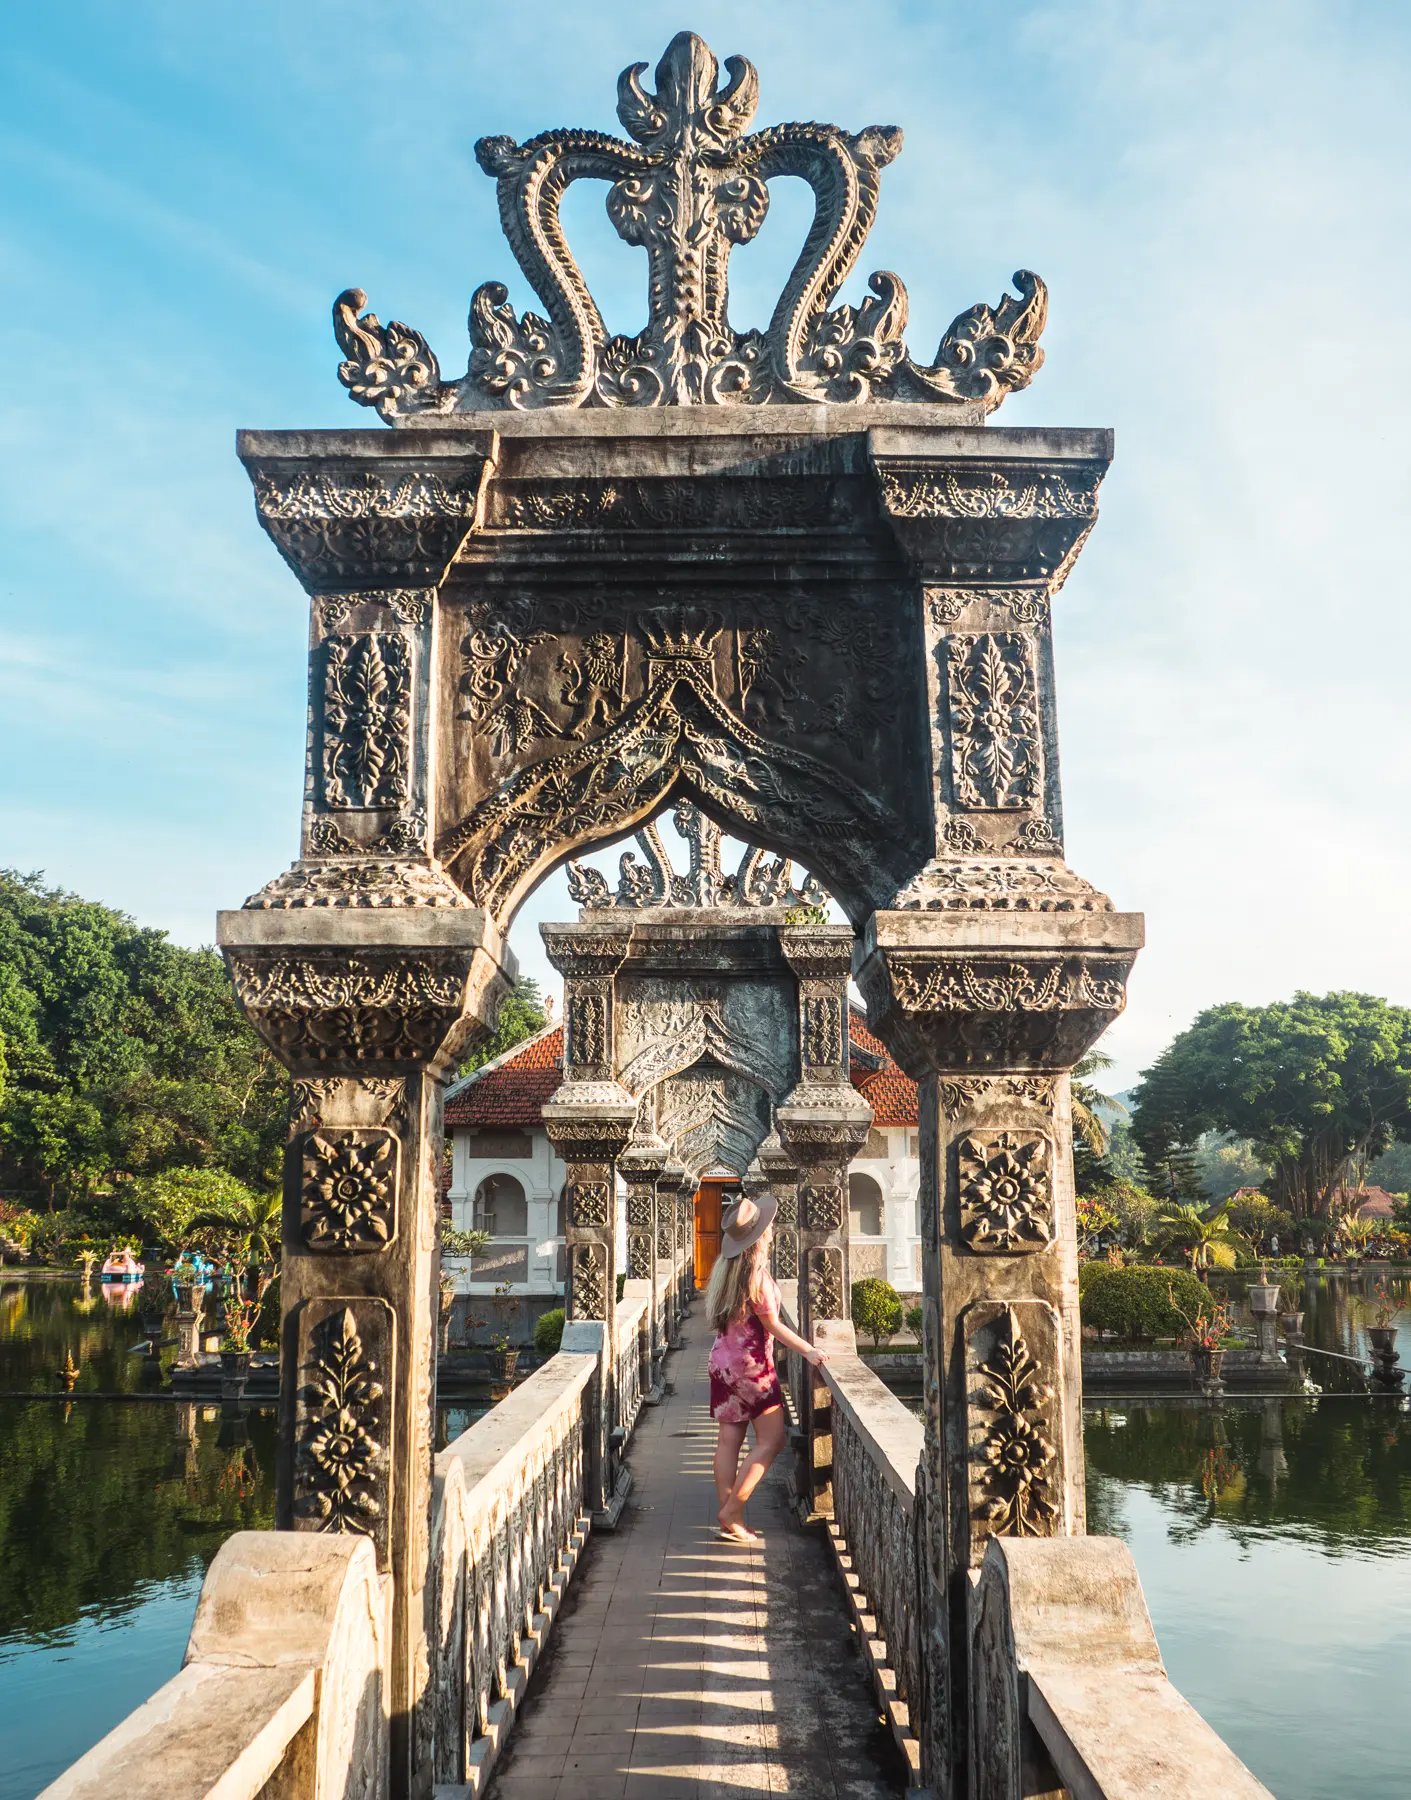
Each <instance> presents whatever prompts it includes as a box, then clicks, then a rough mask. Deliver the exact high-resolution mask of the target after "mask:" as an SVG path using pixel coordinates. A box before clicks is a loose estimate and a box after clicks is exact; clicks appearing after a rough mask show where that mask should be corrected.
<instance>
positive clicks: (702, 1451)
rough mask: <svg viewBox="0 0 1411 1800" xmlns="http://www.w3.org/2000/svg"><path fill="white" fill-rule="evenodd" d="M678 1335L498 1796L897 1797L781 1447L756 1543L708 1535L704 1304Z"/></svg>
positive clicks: (493, 1792)
mask: <svg viewBox="0 0 1411 1800" xmlns="http://www.w3.org/2000/svg"><path fill="white" fill-rule="evenodd" d="M687 1330H688V1336H687V1342H686V1345H685V1348H684V1349H683V1350H681V1351H680V1352H679V1353H678V1354H677V1355H675V1356H673V1357H672V1358H671V1360H670V1363H669V1364H668V1368H667V1378H668V1380H670V1381H674V1382H675V1384H676V1392H675V1393H674V1394H673V1395H672V1396H670V1397H669V1398H668V1399H667V1400H666V1401H665V1402H664V1404H662V1405H661V1406H658V1407H651V1408H647V1409H646V1410H645V1411H644V1412H643V1414H642V1417H641V1420H640V1422H639V1424H638V1427H637V1432H636V1435H635V1437H634V1438H633V1440H632V1444H631V1448H630V1453H629V1458H628V1460H629V1463H630V1466H631V1469H632V1473H633V1478H634V1486H633V1491H632V1495H631V1498H630V1499H629V1500H628V1502H627V1510H626V1512H625V1513H624V1515H623V1519H622V1525H621V1528H620V1529H619V1530H618V1531H617V1532H616V1533H615V1534H613V1535H607V1534H603V1535H595V1536H594V1537H593V1538H592V1539H590V1541H589V1544H588V1550H587V1555H586V1556H585V1559H584V1563H583V1567H582V1569H581V1570H580V1572H579V1574H578V1576H577V1578H576V1579H575V1581H574V1584H573V1587H572V1589H571V1590H570V1597H569V1600H568V1602H567V1605H566V1607H565V1609H564V1611H563V1612H562V1613H561V1614H560V1616H559V1621H558V1623H557V1625H556V1626H555V1628H554V1633H553V1637H552V1639H551V1640H550V1643H549V1646H548V1649H547V1652H546V1655H545V1658H544V1660H543V1661H542V1662H541V1664H540V1666H539V1668H538V1670H536V1672H535V1677H534V1682H533V1685H532V1687H531V1691H530V1693H529V1695H528V1697H527V1699H526V1702H525V1707H524V1711H523V1713H522V1714H521V1716H520V1719H519V1722H518V1723H517V1725H516V1726H515V1729H514V1732H513V1734H512V1736H511V1738H510V1741H509V1744H508V1746H507V1747H506V1752H505V1756H504V1759H503V1760H502V1762H501V1763H500V1765H499V1768H498V1770H497V1771H496V1774H495V1777H494V1780H493V1782H492V1785H491V1788H490V1800H622V1797H623V1796H633V1797H634V1800H714V1796H717V1795H720V1796H740V1795H752V1794H790V1795H804V1796H808V1797H809V1800H844V1797H846V1800H884V1797H885V1800H894V1797H895V1796H897V1795H900V1794H901V1793H902V1792H903V1791H904V1790H903V1770H902V1765H901V1763H900V1759H899V1758H898V1756H897V1754H896V1751H895V1749H894V1747H893V1745H892V1743H891V1740H890V1738H889V1737H888V1735H887V1733H886V1731H885V1729H884V1728H883V1727H882V1726H881V1725H880V1724H879V1722H878V1716H877V1708H876V1705H875V1703H874V1701H873V1697H872V1693H871V1690H870V1688H869V1686H868V1684H867V1681H866V1678H865V1676H864V1674H863V1671H862V1667H861V1663H860V1660H859V1656H858V1651H857V1648H856V1646H855V1643H854V1640H853V1637H852V1633H851V1629H850V1627H849V1624H848V1620H847V1614H846V1610H845V1605H844V1601H843V1598H842V1595H841V1593H840V1591H839V1588H838V1577H837V1575H836V1573H835V1571H834V1569H833V1565H832V1562H831V1560H830V1557H829V1552H828V1549H827V1547H826V1545H825V1544H824V1542H823V1541H822V1539H821V1537H820V1536H819V1535H818V1533H817V1532H816V1531H809V1530H806V1529H805V1528H803V1527H802V1526H800V1525H799V1524H798V1523H797V1522H796V1521H795V1519H794V1517H793V1515H792V1513H791V1512H790V1511H789V1509H788V1506H787V1497H786V1493H785V1487H784V1476H783V1459H782V1458H781V1459H780V1462H779V1463H777V1464H776V1465H775V1467H774V1468H773V1469H772V1470H771V1471H770V1473H769V1475H768V1477H767V1478H766V1480H765V1482H764V1483H763V1485H762V1486H761V1488H760V1489H759V1492H758V1493H757V1495H756V1496H755V1499H754V1501H753V1502H752V1503H751V1506H750V1514H749V1523H750V1525H751V1526H753V1527H754V1529H756V1530H758V1531H761V1532H763V1534H764V1541H763V1544H762V1546H756V1547H749V1548H746V1547H744V1546H740V1547H736V1546H733V1545H730V1544H725V1543H722V1542H721V1541H720V1540H719V1539H718V1538H716V1537H715V1536H714V1526H715V1508H716V1499H715V1484H714V1481H713V1479H712V1476H711V1458H712V1456H713V1454H714V1450H715V1425H714V1423H713V1421H712V1420H711V1417H710V1411H709V1398H710V1383H709V1380H708V1379H707V1376H706V1355H707V1351H708V1349H709V1341H710V1340H709V1333H708V1329H707V1327H706V1326H705V1324H704V1322H703V1321H702V1320H701V1319H700V1318H699V1316H697V1317H696V1318H695V1319H693V1320H691V1321H690V1322H689V1324H688V1327H687ZM786 1454H787V1453H786Z"/></svg>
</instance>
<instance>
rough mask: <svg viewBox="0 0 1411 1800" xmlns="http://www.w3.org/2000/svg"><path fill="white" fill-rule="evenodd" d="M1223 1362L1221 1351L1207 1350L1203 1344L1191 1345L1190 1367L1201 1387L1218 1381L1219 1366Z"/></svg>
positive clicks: (1223, 1355)
mask: <svg viewBox="0 0 1411 1800" xmlns="http://www.w3.org/2000/svg"><path fill="white" fill-rule="evenodd" d="M1224 1360H1225V1352H1224V1351H1223V1350H1211V1349H1207V1348H1206V1346H1205V1345H1204V1344H1192V1345H1191V1367H1192V1368H1193V1369H1194V1370H1195V1376H1196V1380H1197V1381H1199V1382H1200V1383H1201V1384H1202V1385H1204V1384H1205V1383H1206V1382H1211V1381H1219V1379H1220V1365H1221V1364H1222V1363H1223V1362H1224Z"/></svg>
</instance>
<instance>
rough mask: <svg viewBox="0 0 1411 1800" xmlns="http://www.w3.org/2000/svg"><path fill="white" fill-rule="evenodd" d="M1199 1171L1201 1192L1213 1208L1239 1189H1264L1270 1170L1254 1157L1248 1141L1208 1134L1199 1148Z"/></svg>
mask: <svg viewBox="0 0 1411 1800" xmlns="http://www.w3.org/2000/svg"><path fill="white" fill-rule="evenodd" d="M1195 1170H1196V1175H1197V1177H1198V1178H1199V1181H1200V1185H1201V1190H1202V1192H1203V1193H1204V1195H1205V1198H1206V1199H1207V1200H1208V1201H1210V1203H1211V1204H1212V1205H1217V1204H1218V1203H1219V1202H1220V1201H1221V1200H1228V1199H1229V1197H1230V1195H1231V1194H1233V1193H1234V1192H1235V1191H1236V1189H1238V1188H1244V1187H1262V1186H1263V1185H1264V1183H1265V1182H1266V1181H1267V1180H1268V1179H1269V1174H1270V1171H1269V1166H1268V1164H1267V1163H1265V1162H1263V1161H1262V1160H1261V1159H1260V1158H1259V1157H1258V1156H1256V1155H1255V1153H1254V1146H1253V1145H1252V1144H1251V1143H1250V1141H1249V1139H1248V1138H1236V1137H1231V1136H1230V1135H1229V1134H1228V1133H1227V1132H1218V1131H1217V1132H1207V1133H1206V1134H1205V1136H1204V1137H1202V1138H1201V1140H1200V1142H1199V1143H1198V1144H1197V1145H1196V1147H1195Z"/></svg>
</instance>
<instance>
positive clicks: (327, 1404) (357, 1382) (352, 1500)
mask: <svg viewBox="0 0 1411 1800" xmlns="http://www.w3.org/2000/svg"><path fill="white" fill-rule="evenodd" d="M310 1305H311V1306H312V1307H315V1308H316V1309H317V1310H318V1311H320V1312H322V1315H323V1316H321V1317H311V1316H309V1315H308V1314H306V1316H305V1317H303V1318H302V1319H301V1322H300V1347H301V1356H300V1364H301V1370H302V1374H303V1383H302V1385H301V1387H300V1391H299V1400H298V1411H299V1423H298V1427H297V1435H296V1450H295V1492H294V1512H295V1518H296V1521H297V1522H298V1524H299V1525H300V1526H301V1527H302V1528H304V1529H306V1530H314V1531H337V1532H345V1531H356V1532H361V1533H363V1534H364V1535H366V1536H369V1537H372V1538H373V1539H374V1540H375V1541H376V1543H377V1546H378V1561H379V1564H381V1565H382V1566H383V1567H385V1566H386V1555H387V1528H388V1518H389V1513H390V1492H389V1488H390V1477H389V1469H390V1460H391V1421H390V1417H389V1413H388V1398H387V1390H386V1386H385V1383H386V1380H387V1378H388V1377H389V1376H390V1374H391V1369H390V1366H389V1362H390V1353H391V1330H392V1318H391V1309H390V1308H389V1307H388V1306H387V1304H386V1302H385V1301H379V1300H327V1301H321V1302H313V1303H310ZM324 1309H327V1310H326V1311H325V1310H324Z"/></svg>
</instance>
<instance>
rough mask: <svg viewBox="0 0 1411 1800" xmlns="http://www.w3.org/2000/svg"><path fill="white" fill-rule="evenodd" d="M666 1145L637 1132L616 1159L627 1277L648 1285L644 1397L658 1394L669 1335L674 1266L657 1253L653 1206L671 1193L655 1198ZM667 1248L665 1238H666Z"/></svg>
mask: <svg viewBox="0 0 1411 1800" xmlns="http://www.w3.org/2000/svg"><path fill="white" fill-rule="evenodd" d="M666 1155H667V1150H666V1145H665V1144H664V1143H662V1141H661V1139H660V1138H658V1137H655V1136H653V1137H637V1138H634V1139H633V1140H632V1142H631V1143H630V1144H629V1145H628V1146H627V1148H626V1150H624V1151H623V1153H622V1155H621V1156H620V1157H619V1159H618V1169H619V1170H620V1172H621V1175H622V1179H623V1181H624V1183H625V1184H626V1187H627V1276H628V1279H629V1280H631V1281H646V1282H649V1283H650V1284H651V1291H652V1305H651V1312H650V1314H649V1316H648V1320H647V1327H648V1330H649V1332H650V1334H651V1357H650V1368H649V1370H648V1378H647V1379H646V1380H645V1381H644V1382H643V1383H642V1395H643V1398H644V1399H650V1400H651V1401H653V1402H656V1401H657V1400H659V1399H660V1398H661V1382H662V1375H661V1371H662V1364H663V1362H664V1361H665V1359H666V1346H667V1340H668V1337H669V1330H668V1322H667V1311H668V1308H669V1306H670V1293H671V1288H672V1278H673V1274H674V1270H673V1268H672V1261H671V1257H670V1255H668V1256H666V1257H664V1258H662V1257H659V1256H658V1255H657V1249H658V1236H657V1224H658V1218H657V1212H658V1207H667V1206H670V1205H672V1204H673V1200H672V1198H671V1196H669V1195H666V1196H663V1197H661V1198H658V1182H659V1181H660V1180H661V1177H662V1171H663V1170H664V1169H665V1167H666ZM667 1247H668V1251H669V1249H670V1241H669V1240H668V1245H667Z"/></svg>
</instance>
